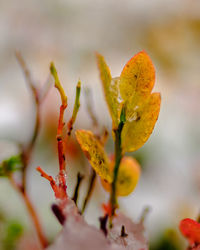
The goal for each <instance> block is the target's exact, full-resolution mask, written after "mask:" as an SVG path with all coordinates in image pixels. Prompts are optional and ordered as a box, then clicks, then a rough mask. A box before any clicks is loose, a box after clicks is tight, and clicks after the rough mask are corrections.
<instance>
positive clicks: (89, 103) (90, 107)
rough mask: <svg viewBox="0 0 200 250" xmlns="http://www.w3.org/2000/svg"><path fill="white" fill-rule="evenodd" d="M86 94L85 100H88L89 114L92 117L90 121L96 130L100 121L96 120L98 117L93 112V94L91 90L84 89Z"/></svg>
mask: <svg viewBox="0 0 200 250" xmlns="http://www.w3.org/2000/svg"><path fill="white" fill-rule="evenodd" d="M84 94H85V97H86V98H85V100H86V107H87V112H88V114H89V116H90V119H91V121H92V126H93V127H94V129H96V128H97V127H98V120H97V118H96V115H95V113H94V110H93V105H92V101H91V100H92V93H91V90H90V89H89V88H85V89H84Z"/></svg>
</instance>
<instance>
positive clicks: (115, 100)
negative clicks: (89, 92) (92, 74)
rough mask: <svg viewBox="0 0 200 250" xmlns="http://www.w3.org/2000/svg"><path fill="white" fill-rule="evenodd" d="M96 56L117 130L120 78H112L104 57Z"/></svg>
mask: <svg viewBox="0 0 200 250" xmlns="http://www.w3.org/2000/svg"><path fill="white" fill-rule="evenodd" d="M96 56H97V63H98V68H99V71H100V77H101V81H102V85H103V90H104V95H105V99H106V102H107V104H108V109H109V112H110V115H111V118H112V121H113V127H114V128H117V126H118V123H119V112H120V96H119V78H112V77H111V74H110V69H109V67H108V66H107V64H106V62H105V60H104V57H103V56H102V55H100V54H97V55H96Z"/></svg>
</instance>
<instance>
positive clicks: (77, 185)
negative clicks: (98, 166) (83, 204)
mask: <svg viewBox="0 0 200 250" xmlns="http://www.w3.org/2000/svg"><path fill="white" fill-rule="evenodd" d="M83 178H84V176H83V175H82V174H81V173H79V172H78V174H77V183H76V188H75V191H74V195H73V198H72V200H73V201H74V202H75V204H76V205H77V200H78V195H79V188H80V185H81V182H82V180H83Z"/></svg>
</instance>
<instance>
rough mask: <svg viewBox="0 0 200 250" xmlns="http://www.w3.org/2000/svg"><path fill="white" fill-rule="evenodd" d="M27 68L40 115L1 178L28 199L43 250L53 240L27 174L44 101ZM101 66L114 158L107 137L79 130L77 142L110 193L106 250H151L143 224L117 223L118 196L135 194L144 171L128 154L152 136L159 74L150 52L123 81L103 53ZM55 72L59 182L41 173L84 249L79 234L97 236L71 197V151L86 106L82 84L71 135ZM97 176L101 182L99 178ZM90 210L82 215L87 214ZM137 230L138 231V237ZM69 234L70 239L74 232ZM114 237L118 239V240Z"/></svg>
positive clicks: (0, 170)
mask: <svg viewBox="0 0 200 250" xmlns="http://www.w3.org/2000/svg"><path fill="white" fill-rule="evenodd" d="M20 60H21V59H20ZM21 63H22V66H23V67H24V69H25V70H24V73H25V76H26V78H27V81H28V82H29V85H30V88H31V90H32V92H33V95H34V99H35V104H36V111H37V112H36V123H35V130H34V133H33V137H32V139H31V140H30V143H29V145H28V147H27V148H23V150H22V152H21V154H20V155H19V156H13V157H11V158H10V159H8V160H5V161H3V162H2V163H1V165H0V175H1V176H7V177H9V180H10V182H11V183H12V185H13V186H14V187H15V188H16V189H17V190H18V191H19V192H20V193H21V194H22V197H23V198H24V201H25V204H26V205H27V208H28V210H29V213H30V215H31V216H32V219H33V222H34V225H35V228H36V231H37V233H38V237H39V239H40V242H41V245H42V246H43V248H45V247H46V246H47V245H48V241H47V240H46V237H45V236H44V234H43V232H42V229H41V226H40V223H39V220H38V217H37V214H36V212H35V210H34V208H33V206H32V204H31V202H30V199H29V197H28V195H27V192H26V170H27V167H28V163H29V160H30V156H31V152H32V149H33V146H34V144H35V140H36V137H37V135H38V130H39V124H40V104H41V98H40V94H39V91H38V89H37V88H36V87H35V86H34V84H32V81H31V79H30V74H29V71H28V70H27V69H26V68H25V65H24V62H23V60H21ZM97 63H98V67H99V71H100V77H101V81H102V86H103V90H104V94H105V99H106V102H107V104H108V109H109V112H110V115H111V118H112V134H113V139H114V144H115V153H114V156H111V157H109V156H108V155H107V153H106V152H105V150H104V144H105V138H104V139H102V137H101V136H97V135H95V134H94V133H93V132H92V131H87V130H77V131H76V133H75V134H76V138H77V140H78V142H79V144H80V147H81V149H82V150H83V152H84V154H85V155H86V157H87V158H88V160H89V162H90V164H91V166H92V168H93V169H94V172H93V173H95V172H96V173H97V174H98V175H99V176H100V178H101V182H102V185H103V187H104V188H105V190H106V191H108V192H109V193H110V199H109V202H108V204H104V210H105V215H104V217H102V218H101V219H100V222H101V229H102V230H103V232H104V234H105V235H107V237H108V239H106V240H104V243H105V247H106V249H108V250H109V249H112V245H111V244H113V247H115V249H119V250H122V249H124V248H126V246H127V245H128V246H130V247H129V249H141V248H142V249H146V248H147V242H146V241H145V239H144V237H143V226H142V223H141V224H140V225H135V224H133V223H131V222H130V220H129V219H127V218H126V217H124V216H123V215H121V216H120V215H119V214H118V217H117V219H116V217H115V214H116V208H117V207H118V201H117V197H118V196H126V195H129V194H130V193H131V192H132V191H133V190H134V189H135V187H136V185H137V183H138V180H139V177H140V172H141V170H140V166H139V164H138V162H137V161H136V160H135V159H133V158H132V157H128V156H125V153H126V152H132V151H135V150H137V149H139V148H140V147H142V146H143V145H144V143H145V142H146V141H147V140H148V138H149V136H150V135H151V133H152V131H153V128H154V126H155V123H156V121H157V119H158V115H159V111H160V103H161V98H160V93H152V89H153V87H154V83H155V69H154V66H153V64H152V62H151V59H150V58H149V56H148V55H147V53H146V52H144V51H142V52H140V53H138V54H137V55H135V56H134V57H133V58H131V59H130V60H129V61H128V62H127V63H126V65H125V67H124V69H123V70H122V72H121V75H120V77H117V78H112V77H111V73H110V70H109V68H108V66H107V64H106V62H105V60H104V58H103V56H101V55H100V54H97ZM50 72H51V74H52V76H53V78H54V80H55V87H56V88H57V89H58V91H59V94H60V97H61V106H60V114H59V121H58V128H57V136H56V139H57V149H58V160H59V172H58V175H57V180H56V179H54V178H53V177H52V176H50V175H48V174H46V173H45V172H44V171H43V170H42V169H41V167H37V170H38V171H39V172H40V173H41V176H42V177H44V178H46V179H47V180H48V181H49V182H50V185H51V187H52V189H53V191H54V193H55V197H56V203H55V204H53V205H52V210H53V212H54V214H55V215H56V217H57V218H58V220H59V222H60V223H61V224H62V225H64V224H65V226H66V230H67V231H69V228H71V229H70V230H71V231H70V233H71V235H72V238H71V237H70V238H71V239H69V241H70V240H71V241H72V242H71V244H72V245H73V246H74V244H75V245H76V247H75V248H74V249H79V248H77V247H78V246H80V242H81V239H80V240H78V241H77V240H75V238H76V237H77V232H78V231H79V230H80V229H81V228H85V229H84V230H85V233H83V235H85V237H87V238H89V237H91V235H93V233H92V232H91V228H90V226H88V225H87V224H86V222H85V221H84V220H83V218H82V217H81V216H80V214H79V212H78V210H77V209H76V208H75V207H74V203H73V202H72V199H70V198H69V197H68V194H67V183H66V171H65V170H66V159H65V147H66V141H67V140H69V139H70V135H71V132H72V129H73V125H74V122H75V120H76V116H77V113H78V110H79V107H80V101H79V99H80V90H81V82H80V81H78V83H77V86H76V98H75V103H74V108H73V112H72V116H71V118H70V120H69V121H68V123H67V133H66V134H65V133H64V126H65V122H64V113H65V110H66V108H67V106H68V104H67V96H66V94H65V91H64V89H63V87H62V85H61V83H60V80H59V77H58V74H57V70H56V68H55V66H54V64H53V63H51V65H50ZM66 139H67V140H66ZM18 169H20V170H21V173H22V175H21V176H22V179H21V183H19V184H18V183H17V182H16V180H15V179H14V178H13V172H14V171H16V170H18ZM93 177H94V178H95V175H94V174H93ZM93 177H92V178H93ZM81 179H82V177H81V176H80V175H78V179H77V180H78V183H77V187H76V189H75V195H74V197H73V200H74V201H75V203H76V200H77V193H78V189H79V186H80V181H81ZM92 180H93V179H92ZM90 188H92V185H90ZM90 191H91V190H89V191H88V197H89V195H91V192H90ZM86 201H87V197H86ZM84 207H85V204H84ZM84 207H83V209H82V212H83V211H84ZM69 211H70V212H69ZM69 217H70V219H69ZM108 217H109V218H110V229H109V231H108V229H107V226H106V225H107V219H108ZM120 218H121V219H120ZM66 221H67V222H66ZM66 223H67V224H66ZM112 223H113V224H112ZM113 225H114V228H112V229H111V226H113ZM73 227H74V228H76V229H77V232H75V233H76V237H75V235H74V234H73V233H74V231H73V230H72V228H73ZM135 227H136V228H137V227H138V228H140V230H139V231H137V230H136V229H135ZM81 230H82V229H81ZM92 230H94V228H92ZM126 230H127V231H126ZM134 230H136V233H135V231H134ZM129 231H130V232H129ZM137 232H139V235H140V238H141V239H142V240H138V241H137V237H138V235H137ZM68 235H70V234H69V232H68ZM83 235H82V236H83ZM113 235H115V239H113ZM95 237H97V238H99V237H100V238H102V234H100V232H99V231H98V232H97V233H94V240H93V241H94V242H95V239H96V238H95ZM109 237H110V239H109ZM80 238H81V236H80ZM125 238H126V239H125ZM82 239H83V238H82ZM84 241H85V238H84ZM93 241H91V245H90V247H88V248H87V249H92V248H91V247H92V244H93V243H92V242H93ZM97 242H98V241H97ZM102 242H103V241H102ZM69 244H70V242H69ZM100 248H101V247H100ZM52 249H54V248H52ZM59 249H61V248H59ZM63 249H64V248H63ZM93 249H94V248H93ZM101 249H102V248H101Z"/></svg>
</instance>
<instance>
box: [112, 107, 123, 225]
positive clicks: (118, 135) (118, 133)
mask: <svg viewBox="0 0 200 250" xmlns="http://www.w3.org/2000/svg"><path fill="white" fill-rule="evenodd" d="M125 120H126V119H125V109H124V107H122V111H121V115H120V122H119V125H118V128H117V129H116V130H114V134H115V167H114V172H113V181H112V184H111V193H110V205H111V209H112V214H111V218H110V226H112V217H113V216H114V214H115V210H116V208H117V206H118V202H117V196H116V183H117V176H118V171H119V166H120V162H121V159H122V157H123V155H122V148H121V133H122V129H123V127H124V123H125Z"/></svg>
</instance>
